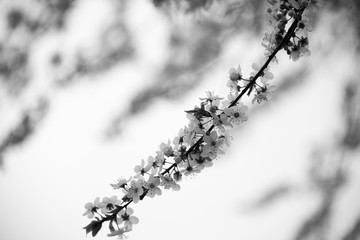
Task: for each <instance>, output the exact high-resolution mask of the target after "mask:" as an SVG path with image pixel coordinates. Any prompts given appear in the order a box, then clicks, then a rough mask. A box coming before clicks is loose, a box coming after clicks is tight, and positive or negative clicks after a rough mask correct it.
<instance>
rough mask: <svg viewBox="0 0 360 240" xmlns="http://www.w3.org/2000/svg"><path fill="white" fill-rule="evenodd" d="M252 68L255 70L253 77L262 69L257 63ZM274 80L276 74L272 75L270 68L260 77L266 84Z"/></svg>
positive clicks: (252, 73)
mask: <svg viewBox="0 0 360 240" xmlns="http://www.w3.org/2000/svg"><path fill="white" fill-rule="evenodd" d="M251 67H252V68H253V69H254V70H255V71H253V72H251V73H250V75H251V76H255V75H256V74H257V73H258V72H259V71H260V69H261V67H260V65H259V64H257V63H253V64H252V65H251ZM273 78H274V74H272V73H271V72H270V71H269V69H268V68H265V69H264V71H263V72H262V74H261V75H260V80H261V82H262V83H264V84H265V83H267V82H268V81H269V80H271V79H273Z"/></svg>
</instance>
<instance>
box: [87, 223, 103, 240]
mask: <svg viewBox="0 0 360 240" xmlns="http://www.w3.org/2000/svg"><path fill="white" fill-rule="evenodd" d="M101 227H102V222H98V221H91V223H89V225H87V226H86V227H84V229H85V230H86V234H88V233H89V232H92V233H91V234H92V236H93V237H95V236H96V234H97V233H98V232H99V231H100V229H101Z"/></svg>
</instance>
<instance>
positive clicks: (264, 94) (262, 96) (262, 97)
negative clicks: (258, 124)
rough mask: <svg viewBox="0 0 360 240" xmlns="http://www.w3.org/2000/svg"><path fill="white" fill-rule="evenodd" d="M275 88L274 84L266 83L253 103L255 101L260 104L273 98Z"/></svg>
mask: <svg viewBox="0 0 360 240" xmlns="http://www.w3.org/2000/svg"><path fill="white" fill-rule="evenodd" d="M274 90H275V87H274V86H269V85H265V87H264V88H263V89H262V91H261V92H258V93H257V94H256V95H255V96H254V99H253V100H252V103H253V104H254V103H255V102H257V103H259V104H260V103H262V102H263V101H267V100H269V99H270V98H271V96H272V94H273V92H274Z"/></svg>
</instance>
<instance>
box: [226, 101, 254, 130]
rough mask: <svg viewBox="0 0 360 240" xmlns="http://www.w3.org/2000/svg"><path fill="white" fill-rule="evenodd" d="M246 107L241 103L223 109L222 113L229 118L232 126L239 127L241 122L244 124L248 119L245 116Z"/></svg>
mask: <svg viewBox="0 0 360 240" xmlns="http://www.w3.org/2000/svg"><path fill="white" fill-rule="evenodd" d="M247 111H248V107H247V106H245V105H244V104H242V103H239V104H238V105H236V106H232V107H230V108H226V109H224V113H225V114H226V115H227V116H229V118H230V123H231V124H233V125H239V124H240V123H242V122H245V121H246V120H247V119H248V116H247V114H246V113H247Z"/></svg>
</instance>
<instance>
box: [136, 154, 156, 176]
mask: <svg viewBox="0 0 360 240" xmlns="http://www.w3.org/2000/svg"><path fill="white" fill-rule="evenodd" d="M151 168H152V162H150V163H149V164H147V165H146V166H145V161H144V159H141V164H140V165H137V166H135V168H134V171H135V172H136V175H135V176H134V178H139V177H140V176H144V174H145V173H147V172H148V171H149V170H150V169H151Z"/></svg>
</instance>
